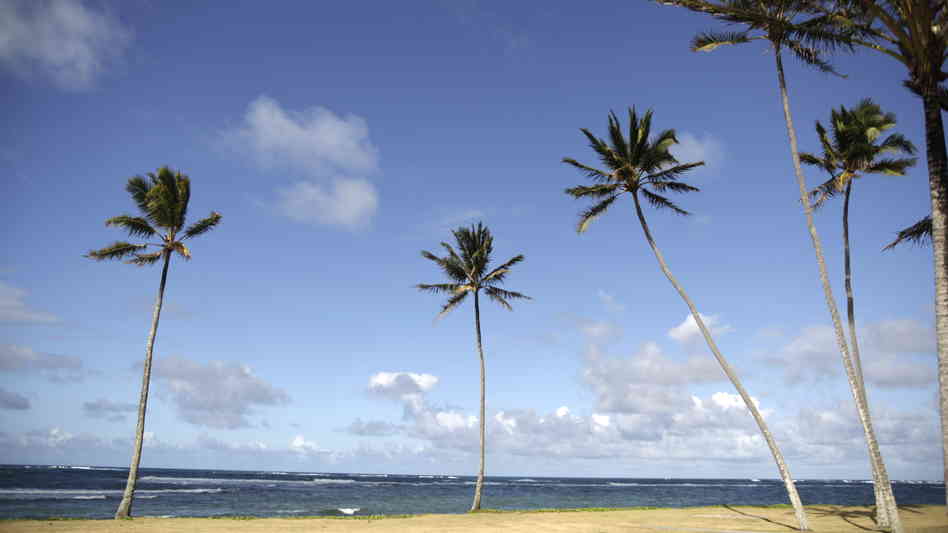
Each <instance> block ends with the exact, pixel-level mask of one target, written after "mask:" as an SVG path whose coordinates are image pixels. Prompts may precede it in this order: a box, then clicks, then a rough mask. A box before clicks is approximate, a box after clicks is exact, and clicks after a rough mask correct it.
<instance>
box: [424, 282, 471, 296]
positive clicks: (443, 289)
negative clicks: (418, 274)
mask: <svg viewBox="0 0 948 533" xmlns="http://www.w3.org/2000/svg"><path fill="white" fill-rule="evenodd" d="M415 287H416V288H417V289H418V290H421V291H424V292H430V293H434V294H457V293H459V292H463V291H462V290H461V289H462V288H463V287H467V285H463V284H461V283H435V284H433V285H429V284H425V283H419V284H418V285H415Z"/></svg>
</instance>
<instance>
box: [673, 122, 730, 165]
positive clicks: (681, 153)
mask: <svg viewBox="0 0 948 533" xmlns="http://www.w3.org/2000/svg"><path fill="white" fill-rule="evenodd" d="M669 151H670V152H671V153H672V155H674V156H675V159H677V160H678V161H680V162H681V163H693V162H697V161H704V167H699V168H708V169H715V170H716V169H718V168H720V167H721V165H722V164H723V163H724V145H723V144H722V143H721V141H719V140H717V139H715V138H714V137H712V136H711V135H710V134H705V135H694V134H692V133H689V132H687V131H686V132H680V133H679V134H678V144H675V145H672V147H671V148H670V149H669Z"/></svg>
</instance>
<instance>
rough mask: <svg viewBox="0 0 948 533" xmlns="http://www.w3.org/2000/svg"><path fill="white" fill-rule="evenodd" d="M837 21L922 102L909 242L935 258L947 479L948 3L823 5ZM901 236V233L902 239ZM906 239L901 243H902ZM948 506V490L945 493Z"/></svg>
mask: <svg viewBox="0 0 948 533" xmlns="http://www.w3.org/2000/svg"><path fill="white" fill-rule="evenodd" d="M822 3H823V4H824V5H826V6H828V7H827V12H828V13H831V14H832V16H833V18H834V20H835V21H836V22H837V23H838V24H839V25H840V26H841V27H842V28H844V29H846V30H847V31H853V32H854V33H855V34H856V36H855V38H854V42H856V43H857V44H859V45H862V46H864V47H866V48H869V49H870V50H875V51H876V52H880V53H882V54H885V55H887V56H889V57H891V58H893V59H895V60H896V61H898V62H900V63H902V64H903V65H905V68H906V70H907V71H908V79H907V80H905V82H904V85H905V86H906V87H908V89H909V90H911V91H912V92H913V93H915V94H916V95H918V96H919V97H921V99H922V109H923V112H924V116H925V145H926V155H927V159H928V189H929V195H930V197H931V209H932V212H931V215H930V217H928V223H927V224H926V219H922V220H921V221H920V222H919V223H918V224H916V225H915V226H913V227H910V228H906V230H903V231H904V232H905V236H906V238H910V237H911V236H912V235H918V236H919V237H922V238H924V236H925V231H924V230H925V227H926V226H927V228H928V230H929V232H928V235H930V237H931V242H932V249H933V252H934V253H933V255H934V272H935V275H934V278H935V333H936V338H937V344H938V388H939V395H940V404H939V411H940V415H941V429H942V462H943V467H944V471H943V474H944V479H946V480H948V151H946V147H945V127H944V123H943V121H942V116H941V113H942V111H943V110H948V90H946V89H945V87H944V86H943V85H942V83H944V82H945V80H948V72H946V71H945V61H946V60H948V3H946V2H945V0H836V1H833V2H828V1H824V2H822ZM913 228H914V229H913ZM900 237H901V234H900ZM900 240H902V239H897V240H896V241H895V242H894V243H893V245H894V244H897V243H898V242H899V241H900ZM945 501H946V502H948V486H946V488H945Z"/></svg>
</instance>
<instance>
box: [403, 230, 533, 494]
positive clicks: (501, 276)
mask: <svg viewBox="0 0 948 533" xmlns="http://www.w3.org/2000/svg"><path fill="white" fill-rule="evenodd" d="M451 233H452V234H453V235H454V240H455V242H456V243H457V247H458V251H455V249H454V247H453V246H451V245H450V244H448V243H446V242H442V243H441V246H442V247H443V248H444V249H445V251H446V252H447V253H448V254H447V255H446V256H444V257H438V256H436V255H434V254H433V253H431V252H429V251H427V250H422V251H421V256H422V257H424V258H425V259H428V260H430V261H434V262H435V263H436V264H437V265H438V267H440V268H441V271H442V272H443V273H444V275H445V276H447V278H448V279H449V280H450V283H437V284H433V285H428V284H419V285H417V287H418V289H420V290H422V291H426V292H432V293H435V294H447V295H448V301H447V302H445V304H444V305H443V306H442V307H441V312H440V313H438V318H441V317H443V316H444V315H446V314H448V313H449V312H450V311H451V310H452V309H454V308H455V307H457V306H458V305H460V304H461V302H463V301H464V299H465V298H467V296H468V295H469V294H473V295H474V332H475V334H476V336H477V354H478V356H479V357H480V362H481V410H480V440H481V463H480V469H479V470H478V472H477V484H476V485H475V486H474V503H473V504H471V511H479V510H480V508H481V494H482V492H483V489H484V458H485V449H486V448H485V443H484V439H485V434H486V418H485V413H486V405H487V401H486V396H485V393H486V383H487V381H486V373H485V369H484V348H483V345H482V344H481V305H480V292H481V291H482V290H483V291H484V294H486V295H487V297H488V298H490V299H491V300H493V301H495V302H497V303H498V304H500V305H501V306H502V307H504V308H505V309H507V310H508V311H512V310H513V307H511V306H510V302H509V300H519V299H527V300H529V299H531V298H530V297H529V296H526V295H523V294H520V293H519V292H514V291H508V290H506V289H502V288H500V287H499V285H502V284H503V283H504V281H505V280H506V278H507V274H508V273H509V272H510V268H511V267H512V266H514V265H516V264H517V263H519V262H521V261H523V255H517V256H514V257H513V258H511V259H508V260H507V262H505V263H503V264H502V265H500V266H498V267H497V268H494V269H493V270H490V271H488V268H489V267H490V254H491V252H493V250H494V237H493V236H492V235H491V233H490V230H489V229H487V227H486V226H484V225H483V224H481V223H480V222H478V223H477V226H474V225H472V226H471V227H470V228H465V227H460V228H458V229H456V230H453V231H452V232H451Z"/></svg>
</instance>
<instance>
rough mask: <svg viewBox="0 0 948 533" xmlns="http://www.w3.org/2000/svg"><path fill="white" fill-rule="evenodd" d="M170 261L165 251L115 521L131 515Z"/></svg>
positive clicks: (169, 253) (169, 254) (168, 253)
mask: <svg viewBox="0 0 948 533" xmlns="http://www.w3.org/2000/svg"><path fill="white" fill-rule="evenodd" d="M170 261H171V251H170V250H165V261H164V265H163V266H162V268H161V283H159V285H158V298H157V299H156V300H155V311H154V313H153V314H152V318H151V331H150V332H149V333H148V344H147V345H146V347H145V368H144V371H143V372H142V391H141V395H140V396H139V398H138V425H137V426H136V428H135V449H134V451H133V452H132V464H131V466H130V467H129V469H128V481H126V482H125V492H123V493H122V502H121V503H119V506H118V510H117V511H115V519H116V520H119V519H122V518H130V517H131V513H132V498H133V497H134V495H135V483H136V482H137V481H138V465H139V463H141V460H142V443H143V441H144V439H145V409H146V408H147V406H148V383H149V381H150V380H151V358H152V353H153V351H154V348H155V335H157V333H158V319H159V317H161V302H162V300H164V296H165V280H167V279H168V263H169V262H170Z"/></svg>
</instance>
